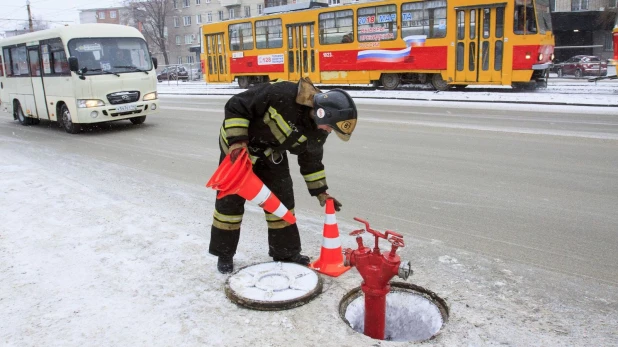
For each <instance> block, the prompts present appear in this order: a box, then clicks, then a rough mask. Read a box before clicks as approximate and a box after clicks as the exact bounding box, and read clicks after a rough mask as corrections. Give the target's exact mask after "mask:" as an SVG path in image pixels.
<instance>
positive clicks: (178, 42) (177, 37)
mask: <svg viewBox="0 0 618 347" xmlns="http://www.w3.org/2000/svg"><path fill="white" fill-rule="evenodd" d="M176 46H180V35H176Z"/></svg>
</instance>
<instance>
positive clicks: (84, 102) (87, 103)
mask: <svg viewBox="0 0 618 347" xmlns="http://www.w3.org/2000/svg"><path fill="white" fill-rule="evenodd" d="M100 106H105V103H104V102H103V101H101V100H88V99H78V100H77V107H79V108H90V107H100Z"/></svg>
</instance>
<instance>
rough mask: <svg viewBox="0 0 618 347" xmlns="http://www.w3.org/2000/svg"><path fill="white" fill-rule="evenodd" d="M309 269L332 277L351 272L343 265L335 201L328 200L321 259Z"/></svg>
mask: <svg viewBox="0 0 618 347" xmlns="http://www.w3.org/2000/svg"><path fill="white" fill-rule="evenodd" d="M309 267H310V268H312V269H315V270H316V271H318V272H320V273H323V274H325V275H328V276H332V277H337V276H339V275H341V274H342V273H344V272H346V271H348V270H350V267H349V266H344V265H343V253H342V252H341V240H340V239H339V227H337V217H335V202H334V201H333V199H328V200H326V216H325V217H324V238H323V239H322V248H321V250H320V258H319V259H318V260H316V261H315V262H313V263H311V264H310V265H309Z"/></svg>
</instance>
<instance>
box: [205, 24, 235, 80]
mask: <svg viewBox="0 0 618 347" xmlns="http://www.w3.org/2000/svg"><path fill="white" fill-rule="evenodd" d="M205 54H206V65H207V66H206V68H207V70H206V71H207V74H208V81H209V82H231V81H228V80H227V77H228V74H227V72H228V71H227V52H226V50H225V40H224V38H223V33H219V34H212V35H206V52H205Z"/></svg>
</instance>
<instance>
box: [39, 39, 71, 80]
mask: <svg viewBox="0 0 618 347" xmlns="http://www.w3.org/2000/svg"><path fill="white" fill-rule="evenodd" d="M41 60H42V61H43V75H45V76H53V75H70V74H71V71H69V62H68V61H67V56H66V53H65V52H64V45H63V44H62V40H60V39H51V40H44V41H41Z"/></svg>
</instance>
